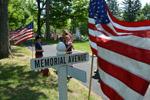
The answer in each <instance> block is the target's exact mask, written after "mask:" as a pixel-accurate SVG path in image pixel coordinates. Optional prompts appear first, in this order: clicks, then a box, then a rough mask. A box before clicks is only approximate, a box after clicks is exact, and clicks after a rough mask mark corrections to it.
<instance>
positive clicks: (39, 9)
mask: <svg viewBox="0 0 150 100" xmlns="http://www.w3.org/2000/svg"><path fill="white" fill-rule="evenodd" d="M37 4H38V16H37V20H38V22H37V25H38V29H37V33H38V34H39V35H41V8H40V0H37Z"/></svg>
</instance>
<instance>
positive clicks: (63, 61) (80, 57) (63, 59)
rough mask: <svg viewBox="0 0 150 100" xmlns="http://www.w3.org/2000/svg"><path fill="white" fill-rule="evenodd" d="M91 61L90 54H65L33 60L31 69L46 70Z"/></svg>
mask: <svg viewBox="0 0 150 100" xmlns="http://www.w3.org/2000/svg"><path fill="white" fill-rule="evenodd" d="M88 60H89V54H88V53H75V54H65V55H59V56H51V57H43V58H36V59H31V69H33V70H35V69H44V68H50V67H52V66H58V65H59V66H60V65H61V66H62V65H68V64H75V63H80V62H85V61H88Z"/></svg>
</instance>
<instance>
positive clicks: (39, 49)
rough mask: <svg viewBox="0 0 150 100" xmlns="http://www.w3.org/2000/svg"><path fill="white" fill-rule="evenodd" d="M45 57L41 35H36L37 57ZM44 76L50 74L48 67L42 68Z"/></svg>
mask: <svg viewBox="0 0 150 100" xmlns="http://www.w3.org/2000/svg"><path fill="white" fill-rule="evenodd" d="M41 57H43V48H42V44H41V37H40V36H36V37H35V58H41ZM41 72H42V74H43V76H49V70H48V68H46V69H42V70H41Z"/></svg>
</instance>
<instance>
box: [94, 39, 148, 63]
mask: <svg viewBox="0 0 150 100" xmlns="http://www.w3.org/2000/svg"><path fill="white" fill-rule="evenodd" d="M97 39H98V38H97ZM106 41H107V42H106ZM97 45H99V46H100V47H103V48H106V49H108V50H111V51H114V52H116V53H119V54H121V55H124V56H127V57H129V58H132V59H135V60H138V61H141V62H144V63H147V64H150V50H145V49H141V48H136V47H133V46H129V45H127V44H124V43H121V42H117V41H114V40H107V39H104V38H99V40H98V44H97Z"/></svg>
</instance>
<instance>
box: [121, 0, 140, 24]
mask: <svg viewBox="0 0 150 100" xmlns="http://www.w3.org/2000/svg"><path fill="white" fill-rule="evenodd" d="M123 4H124V7H123V10H124V11H123V18H124V20H126V21H128V22H133V21H135V20H136V17H137V15H138V14H139V11H140V9H141V2H140V1H139V0H124V1H123Z"/></svg>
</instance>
